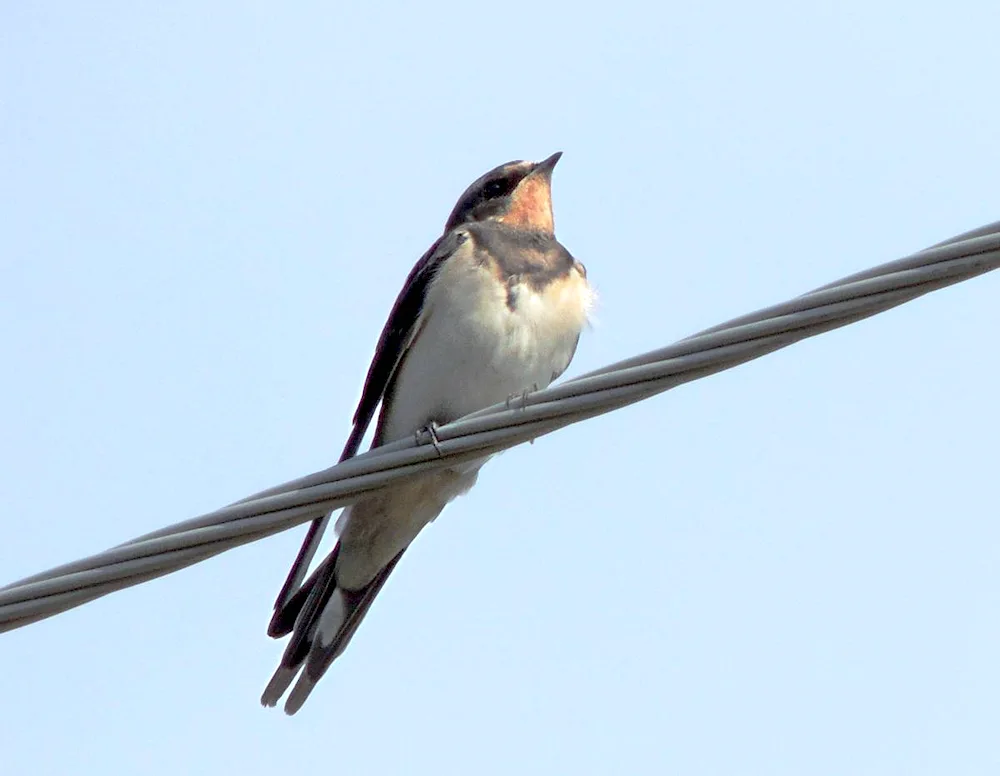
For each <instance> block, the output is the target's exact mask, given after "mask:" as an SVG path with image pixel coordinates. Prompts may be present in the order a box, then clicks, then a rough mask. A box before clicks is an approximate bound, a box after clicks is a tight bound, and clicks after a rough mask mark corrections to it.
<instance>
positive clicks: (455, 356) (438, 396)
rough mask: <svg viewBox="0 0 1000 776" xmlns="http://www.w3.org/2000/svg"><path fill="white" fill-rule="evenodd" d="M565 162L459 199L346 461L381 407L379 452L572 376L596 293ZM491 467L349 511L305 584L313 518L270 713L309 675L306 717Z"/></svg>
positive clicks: (272, 631)
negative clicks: (429, 542) (385, 588)
mask: <svg viewBox="0 0 1000 776" xmlns="http://www.w3.org/2000/svg"><path fill="white" fill-rule="evenodd" d="M561 155H562V154H561V153H556V154H553V155H552V156H550V157H549V158H548V159H546V160H545V161H542V162H537V163H535V162H524V161H516V162H508V163H507V164H502V165H500V166H499V167H497V168H495V169H493V170H490V172H488V173H486V174H485V175H483V176H482V177H481V178H479V179H478V180H476V181H475V182H474V183H473V184H472V185H471V186H469V188H468V189H466V190H465V193H463V194H462V196H461V197H460V198H459V200H458V203H457V204H456V205H455V208H454V210H452V212H451V215H450V216H449V217H448V221H447V223H446V224H445V227H444V233H443V234H442V236H441V237H440V238H439V239H438V240H437V241H436V242H435V243H434V244H433V245H432V246H431V247H430V249H428V251H427V253H425V254H424V255H423V256H422V257H421V259H420V260H419V261H418V262H417V264H416V266H414V268H413V270H412V271H411V272H410V275H409V277H407V279H406V283H405V285H404V286H403V290H402V291H401V292H400V294H399V296H398V297H397V298H396V303H395V305H394V306H393V308H392V312H391V313H390V314H389V320H388V321H387V322H386V324H385V327H384V328H383V329H382V336H381V337H380V338H379V342H378V347H377V348H376V351H375V356H374V359H373V360H372V363H371V366H370V367H369V369H368V376H367V378H366V380H365V386H364V389H363V391H362V395H361V401H360V403H359V404H358V408H357V411H356V412H355V414H354V421H353V429H352V431H351V434H350V437H349V438H348V440H347V444H346V446H345V448H344V452H343V454H342V457H341V460H344V459H346V458H350V457H351V456H353V455H355V454H356V453H357V450H358V447H359V446H360V444H361V439H362V437H363V436H364V434H365V430H366V429H367V428H368V425H369V423H370V422H371V420H372V417H373V416H374V414H375V410H376V407H377V406H378V404H379V402H381V405H382V407H381V413H380V414H379V419H378V425H377V426H376V430H375V437H374V441H373V442H372V447H378V446H379V445H383V444H387V443H389V442H393V441H395V440H398V439H402V438H404V437H407V436H410V435H413V434H414V433H416V432H419V431H420V430H422V429H428V428H429V429H431V431H433V427H434V425H435V424H442V423H447V422H449V421H451V420H455V419H456V418H459V417H461V416H462V415H466V414H468V413H470V412H473V411H475V410H478V409H482V408H483V407H488V406H490V405H491V404H496V403H498V402H501V401H504V400H505V399H508V398H509V397H511V396H513V395H515V394H520V393H522V392H524V391H526V390H531V389H537V388H544V387H545V386H547V385H548V384H549V383H550V382H552V381H553V380H554V379H556V378H557V377H558V376H559V375H560V374H562V372H563V371H564V370H565V369H566V367H567V366H569V362H570V360H571V359H572V358H573V353H574V352H575V350H576V345H577V342H578V340H579V338H580V332H581V331H582V329H583V327H584V325H585V324H586V322H587V313H588V310H589V309H590V306H591V304H592V301H593V293H592V292H591V289H590V286H589V285H588V283H587V273H586V270H585V269H584V266H583V264H581V263H580V262H578V261H576V260H575V259H574V258H573V257H572V256H571V255H570V254H569V252H568V251H567V250H566V249H565V248H564V247H563V246H562V245H560V244H559V242H558V241H557V240H556V238H555V235H554V231H553V218H552V189H551V184H552V170H553V168H554V167H555V165H556V162H558V161H559V157H560V156H561ZM484 462H485V459H480V460H477V461H474V462H472V463H471V464H470V463H464V464H460V465H457V466H454V467H450V468H445V469H442V470H438V471H436V472H433V473H431V474H427V475H422V476H420V477H418V478H414V479H412V480H408V481H405V482H403V483H401V484H399V485H395V486H393V487H391V488H389V489H387V490H385V491H382V492H380V493H378V494H376V495H373V496H371V497H368V498H365V499H364V500H362V501H358V502H356V503H354V504H352V505H351V506H349V507H347V508H346V509H345V510H344V512H343V513H342V514H341V517H340V519H339V520H338V521H337V533H338V542H337V544H336V546H335V547H334V548H333V550H332V551H331V552H330V554H329V555H328V556H327V557H326V559H325V560H323V562H322V563H321V564H320V565H319V566H318V567H317V568H316V570H315V571H314V572H313V574H312V575H311V576H310V578H309V579H308V580H307V581H306V582H305V584H302V580H303V578H304V577H305V574H306V571H307V569H308V566H309V564H310V563H311V561H312V558H313V555H314V554H315V552H316V548H317V546H318V545H319V542H320V539H321V538H322V535H323V531H324V530H325V528H326V526H327V523H328V521H329V517H330V516H329V515H327V516H326V517H324V518H322V519H319V520H316V521H314V522H313V524H312V525H311V526H310V528H309V532H308V534H307V535H306V539H305V542H304V543H303V545H302V549H301V550H300V551H299V554H298V557H297V558H296V559H295V563H294V565H293V566H292V569H291V571H290V572H289V575H288V579H287V580H286V581H285V585H284V587H283V588H282V590H281V593H280V594H279V595H278V599H277V601H276V602H275V611H274V616H273V618H272V620H271V624H270V626H269V627H268V634H269V635H271V636H273V637H275V638H277V637H281V636H285V635H287V634H289V633H291V634H292V636H291V640H290V641H289V643H288V645H287V648H286V649H285V652H284V655H283V656H282V658H281V664H280V665H279V666H278V669H277V671H275V673H274V676H273V677H272V678H271V681H270V683H269V684H268V685H267V688H266V689H265V690H264V693H263V695H262V696H261V703H262V704H264V705H265V706H274V705H276V704H277V702H278V700H279V699H280V698H281V696H282V695H284V693H285V691H286V690H287V689H288V687H289V686H290V685H291V683H292V681H293V680H294V679H295V677H296V675H298V681H297V682H296V684H295V687H294V688H293V689H292V692H291V693H290V695H289V697H288V699H287V700H286V702H285V711H286V712H287V713H288V714H294V713H295V712H296V711H298V710H299V708H301V707H302V704H303V703H304V702H305V700H306V698H308V696H309V693H310V692H311V691H312V689H313V687H314V686H315V684H316V682H317V681H319V679H320V677H321V676H322V675H323V674H324V672H325V671H326V670H327V668H328V667H329V666H330V663H332V662H333V660H334V659H336V658H337V657H338V656H339V655H340V654H341V653H342V652H343V651H344V648H345V647H346V646H347V644H348V642H349V641H350V640H351V637H352V636H353V635H354V632H355V630H356V629H357V627H358V624H359V623H360V621H361V619H362V618H363V617H364V616H365V614H366V612H367V611H368V608H369V607H370V606H371V603H372V600H373V599H374V598H375V596H376V595H377V594H378V592H379V590H380V589H381V588H382V585H383V584H385V580H386V578H387V577H388V576H389V574H390V573H391V572H392V570H393V568H394V567H395V565H396V563H397V562H398V561H399V559H400V557H401V556H402V554H403V552H404V551H405V550H406V548H407V546H409V544H410V542H412V541H413V540H414V538H416V536H417V534H418V533H419V532H420V530H421V529H422V528H423V527H424V526H425V525H427V524H428V523H429V522H430V521H432V520H433V519H434V518H436V517H437V516H438V515H439V514H440V513H441V510H443V509H444V507H445V505H446V504H447V503H448V502H449V501H451V500H452V499H453V498H455V497H456V496H458V495H460V494H462V493H464V492H466V491H467V490H468V489H469V488H471V487H472V485H473V484H474V483H475V481H476V477H477V475H478V473H479V469H480V467H481V466H482V465H483V463H484ZM300 585H301V587H300Z"/></svg>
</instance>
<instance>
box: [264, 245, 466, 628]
mask: <svg viewBox="0 0 1000 776" xmlns="http://www.w3.org/2000/svg"><path fill="white" fill-rule="evenodd" d="M465 240H466V237H465V235H464V234H462V233H458V232H450V233H449V234H447V235H444V236H442V237H440V238H438V240H437V241H436V242H435V243H434V244H433V245H432V246H431V247H430V248H428V250H427V252H426V253H425V254H424V255H423V256H421V257H420V260H419V261H418V262H417V263H416V264H415V265H414V267H413V269H412V270H410V274H409V276H407V278H406V283H404V284H403V290H402V291H400V292H399V296H397V297H396V303H395V304H394V305H393V306H392V311H391V312H390V313H389V320H387V321H386V323H385V326H384V327H383V329H382V334H381V336H380V337H379V340H378V346H377V347H376V348H375V356H374V357H373V358H372V363H371V366H369V367H368V375H367V377H365V387H364V389H363V390H362V391H361V400H360V401H359V402H358V408H357V410H355V412H354V421H353V423H354V425H353V427H352V429H351V434H350V436H349V437H348V438H347V444H345V445H344V450H343V452H342V453H341V454H340V460H341V461H345V460H347V459H348V458H352V457H353V456H355V455H357V452H358V448H359V447H360V446H361V440H362V439H363V438H364V435H365V431H367V429H368V425H369V423H371V420H372V418H373V417H374V416H375V410H376V408H377V407H378V405H379V402H380V401H381V400H382V398H383V397H384V395H385V392H386V388H387V386H388V385H389V383H390V381H391V380H392V378H393V375H394V374H395V372H396V369H397V368H398V367H399V364H400V362H401V361H402V359H403V356H404V355H405V354H406V351H407V349H408V348H409V346H410V343H411V342H412V340H413V336H414V334H415V333H416V331H417V329H418V322H419V321H420V314H421V312H422V311H423V308H424V300H425V298H426V296H427V288H428V286H429V285H430V282H431V280H432V279H433V278H434V275H435V274H436V273H437V270H438V267H440V265H441V262H443V261H444V260H445V259H447V258H448V257H449V256H450V255H451V254H452V253H454V252H455V249H456V248H458V246H459V245H461V244H462V243H463V242H465ZM329 522H330V514H326V515H324V516H323V517H320V518H317V519H316V520H313V522H312V523H311V524H310V526H309V532H308V533H307V534H306V538H305V541H303V543H302V547H301V548H300V549H299V554H298V555H297V556H296V558H295V562H294V563H293V564H292V568H291V570H290V571H289V572H288V578H287V579H286V580H285V584H284V585H283V586H282V588H281V592H280V593H278V597H277V599H276V600H275V602H274V616H273V617H272V618H271V623H270V625H269V626H268V629H267V632H268V634H269V635H271V636H275V637H277V636H280V635H284V633H287V632H288V631H287V630H285V628H286V627H287V623H286V622H283V621H284V620H287V619H288V618H287V617H282V611H283V610H284V609H285V607H286V604H288V603H289V601H290V599H291V598H292V597H293V596H294V595H295V593H296V591H298V590H299V586H300V585H301V584H302V580H303V579H304V578H305V575H306V571H307V570H308V569H309V564H310V563H312V559H313V556H315V554H316V549H317V548H318V547H319V543H320V541H321V540H322V538H323V532H324V531H326V527H327V524H328V523H329ZM297 608H298V607H296V609H297Z"/></svg>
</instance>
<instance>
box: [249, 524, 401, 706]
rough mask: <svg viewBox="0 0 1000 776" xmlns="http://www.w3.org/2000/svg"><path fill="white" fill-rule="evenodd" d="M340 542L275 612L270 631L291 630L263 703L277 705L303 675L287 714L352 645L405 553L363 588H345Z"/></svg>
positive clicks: (273, 633) (283, 632) (278, 633)
mask: <svg viewBox="0 0 1000 776" xmlns="http://www.w3.org/2000/svg"><path fill="white" fill-rule="evenodd" d="M339 551H340V544H339V542H338V544H337V546H336V547H334V549H333V552H331V553H330V555H329V556H328V557H327V558H326V559H325V560H324V561H323V562H322V563H321V564H320V565H319V567H318V568H317V569H316V571H315V572H314V573H313V574H312V576H310V578H309V579H308V580H307V581H306V583H305V584H304V585H303V586H302V587H301V589H299V590H298V591H296V593H295V594H294V595H293V596H291V598H289V599H288V602H287V603H286V604H285V605H284V606H283V607H281V608H280V609H278V610H277V611H276V612H275V613H274V617H273V618H272V619H271V624H270V625H269V626H268V629H267V632H268V635H270V636H272V637H274V638H280V637H281V636H285V635H287V634H289V633H291V634H292V638H291V640H290V641H289V642H288V646H287V647H286V648H285V653H284V655H282V657H281V663H280V664H279V666H278V669H277V670H276V671H275V672H274V676H272V677H271V681H270V682H268V684H267V687H266V688H265V689H264V693H263V694H262V695H261V697H260V702H261V703H262V704H263V705H264V706H275V705H277V703H278V701H279V700H280V698H281V696H282V695H284V694H285V690H287V689H288V687H289V685H291V683H292V680H294V679H295V676H296V674H298V677H299V678H298V681H297V682H296V683H295V687H293V688H292V692H291V694H290V695H289V696H288V699H287V700H286V701H285V713H287V714H294V713H295V712H296V711H298V710H299V709H300V708H302V704H303V703H305V702H306V699H307V698H308V697H309V693H311V692H312V689H313V687H314V686H315V685H316V682H318V681H319V680H320V677H322V676H323V674H324V673H326V670H327V669H328V668H329V667H330V664H331V663H332V662H333V661H334V660H336V659H337V658H338V657H339V656H340V655H341V653H342V652H343V651H344V650H345V649H346V648H347V645H348V643H349V642H350V641H351V637H352V636H354V632H355V631H356V630H357V629H358V625H359V624H360V623H361V620H362V619H363V618H364V616H365V614H367V613H368V609H369V607H370V606H371V605H372V601H374V600H375V596H377V595H378V592H379V590H381V589H382V585H384V584H385V581H386V579H388V577H389V574H391V573H392V570H393V569H394V568H395V567H396V564H397V563H398V562H399V559H400V558H401V557H402V556H403V552H405V550H403V551H401V552H400V553H399V554H398V555H396V557H395V558H393V559H392V560H391V561H390V562H389V563H388V564H387V565H386V566H384V567H383V568H382V569H381V570H380V571H379V572H378V574H376V575H375V577H374V578H373V579H372V580H371V581H370V582H369V583H368V584H367V585H365V586H364V587H362V588H360V589H358V590H346V589H344V588H342V587H340V586H339V585H338V584H337V556H338V555H339Z"/></svg>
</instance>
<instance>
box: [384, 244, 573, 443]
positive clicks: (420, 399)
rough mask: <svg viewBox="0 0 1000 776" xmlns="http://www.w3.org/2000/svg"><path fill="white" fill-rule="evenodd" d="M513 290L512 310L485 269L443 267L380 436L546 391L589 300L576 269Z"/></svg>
mask: <svg viewBox="0 0 1000 776" xmlns="http://www.w3.org/2000/svg"><path fill="white" fill-rule="evenodd" d="M514 293H515V295H516V299H517V302H516V304H515V305H514V309H513V310H512V309H511V308H510V307H508V305H507V291H506V289H505V288H503V287H501V286H500V285H499V284H498V283H497V281H496V279H495V278H494V277H493V276H492V275H491V273H490V271H489V270H488V269H487V268H486V267H483V266H479V265H477V264H474V263H472V262H464V261H451V262H447V263H446V264H445V266H444V267H442V269H441V272H440V274H439V275H438V277H437V278H436V279H435V280H434V282H433V283H432V285H431V287H430V289H429V290H428V295H427V301H426V306H425V311H426V312H425V322H424V325H423V328H422V329H421V331H420V333H419V334H418V336H417V338H416V340H415V341H414V342H413V344H412V346H411V348H410V352H409V353H408V354H407V356H406V359H405V361H404V362H403V364H402V367H401V369H400V373H399V375H398V376H397V379H396V386H395V391H394V395H393V402H392V406H391V407H390V408H389V411H388V414H387V416H386V418H385V424H384V432H385V433H384V436H383V441H385V442H388V441H393V440H396V439H400V438H402V437H404V436H406V435H408V434H412V433H413V432H414V431H416V430H418V429H420V428H423V427H424V426H426V425H427V424H428V423H429V422H430V421H432V420H434V421H436V422H438V423H445V422H447V421H450V420H454V419H456V418H458V417H461V416H462V415H466V414H468V413H470V412H473V411H475V410H478V409H482V408H483V407H488V406H489V405H491V404H496V403H497V402H501V401H504V400H506V399H507V398H508V397H509V396H512V395H514V394H517V393H521V392H522V391H525V390H534V389H536V388H544V387H546V386H547V385H548V384H549V383H551V382H552V380H553V379H554V378H555V377H556V376H557V375H559V374H560V373H562V371H563V370H564V369H566V367H567V366H568V365H569V362H570V359H571V358H572V357H573V351H574V350H575V348H576V343H577V339H578V338H579V336H580V332H581V330H582V329H583V327H584V325H585V324H586V321H587V312H588V310H589V308H590V305H591V302H592V293H591V291H590V288H589V286H588V285H587V281H586V280H585V279H584V278H583V276H582V275H580V274H578V273H577V272H576V271H575V270H574V271H571V272H570V274H569V276H568V277H567V278H565V279H561V280H558V281H555V282H553V283H552V284H550V285H549V286H547V287H546V288H545V289H543V290H542V291H541V292H538V291H535V290H533V289H532V288H531V287H530V286H529V285H528V284H526V283H522V284H520V285H519V286H517V287H516V288H515V289H514Z"/></svg>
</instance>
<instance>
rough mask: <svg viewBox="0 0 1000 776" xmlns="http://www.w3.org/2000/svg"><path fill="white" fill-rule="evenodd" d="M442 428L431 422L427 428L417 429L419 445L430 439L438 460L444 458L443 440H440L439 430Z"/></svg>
mask: <svg viewBox="0 0 1000 776" xmlns="http://www.w3.org/2000/svg"><path fill="white" fill-rule="evenodd" d="M439 428H440V426H439V425H438V424H437V423H436V422H435V421H433V420H432V421H431V422H430V423H428V424H427V425H426V426H424V427H423V428H421V429H417V433H416V439H417V444H418V445H422V444H424V442H425V441H426V440H425V439H424V437H430V442H431V444H432V445H434V449H435V450H436V451H437V454H438V458H444V453H442V452H441V440H440V439H438V435H437V430H438V429H439Z"/></svg>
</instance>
